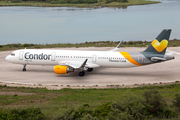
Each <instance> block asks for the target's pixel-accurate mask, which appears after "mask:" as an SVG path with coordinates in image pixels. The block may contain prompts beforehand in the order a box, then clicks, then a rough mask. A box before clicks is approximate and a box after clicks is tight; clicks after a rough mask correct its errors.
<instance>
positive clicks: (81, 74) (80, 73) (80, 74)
mask: <svg viewBox="0 0 180 120" xmlns="http://www.w3.org/2000/svg"><path fill="white" fill-rule="evenodd" d="M87 71H88V72H91V71H93V68H88V69H87ZM84 75H85V72H84V71H81V72H79V76H81V77H82V76H84Z"/></svg>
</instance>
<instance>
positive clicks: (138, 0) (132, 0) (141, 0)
mask: <svg viewBox="0 0 180 120" xmlns="http://www.w3.org/2000/svg"><path fill="white" fill-rule="evenodd" d="M103 1H104V0H103ZM128 1H129V2H127V3H121V2H112V3H106V2H105V1H104V2H99V3H95V4H51V3H47V2H33V1H27V2H21V3H12V2H11V1H0V6H37V7H92V8H93V7H94V8H97V7H99V6H101V7H123V6H124V7H125V6H130V5H145V4H154V3H160V2H159V1H148V0H128Z"/></svg>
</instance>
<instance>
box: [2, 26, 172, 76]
mask: <svg viewBox="0 0 180 120" xmlns="http://www.w3.org/2000/svg"><path fill="white" fill-rule="evenodd" d="M170 34H171V29H164V30H163V31H162V32H161V33H160V34H159V35H158V36H157V37H156V39H154V40H153V41H152V43H151V44H150V45H149V46H148V47H147V48H146V49H145V50H144V51H142V52H118V51H116V50H117V49H119V47H120V45H121V43H122V42H121V43H120V44H119V45H118V46H117V47H116V48H115V49H112V50H109V51H77V50H44V49H20V50H16V51H14V52H12V53H11V54H10V55H8V56H7V57H6V58H5V60H6V61H8V62H11V63H15V64H22V65H23V66H24V67H23V71H26V65H52V66H54V73H56V74H67V73H69V72H74V70H78V71H79V76H84V75H85V71H88V72H91V71H93V68H96V67H108V68H110V67H111V68H126V67H136V66H144V65H149V64H154V63H160V62H164V61H167V60H171V59H174V56H172V54H169V53H166V54H165V52H166V48H167V46H168V41H169V37H170Z"/></svg>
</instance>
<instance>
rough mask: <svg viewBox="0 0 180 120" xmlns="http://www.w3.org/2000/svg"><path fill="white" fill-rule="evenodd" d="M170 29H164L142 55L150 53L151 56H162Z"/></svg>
mask: <svg viewBox="0 0 180 120" xmlns="http://www.w3.org/2000/svg"><path fill="white" fill-rule="evenodd" d="M170 34H171V29H164V30H163V31H162V32H161V33H160V34H159V35H158V36H157V37H156V39H154V40H153V41H152V43H151V44H150V45H149V47H148V48H147V49H146V50H145V51H143V52H142V53H146V52H150V53H151V54H158V55H162V56H164V54H165V52H166V48H167V46H168V42H169V37H170Z"/></svg>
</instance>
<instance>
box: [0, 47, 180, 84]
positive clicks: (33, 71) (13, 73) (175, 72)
mask: <svg viewBox="0 0 180 120" xmlns="http://www.w3.org/2000/svg"><path fill="white" fill-rule="evenodd" d="M55 49H60V48H55ZM61 49H69V50H99V51H103V50H105V51H106V50H109V49H113V48H111V47H98V48H95V47H90V48H61ZM144 49H145V48H135V47H127V48H125V47H122V48H120V49H119V51H127V52H132V51H133V52H136V51H137V52H139V51H143V50H144ZM168 51H170V52H172V51H174V52H176V53H175V54H173V55H174V56H175V59H174V60H170V61H166V62H162V63H157V64H152V65H147V66H142V67H134V68H95V69H94V70H93V71H92V72H86V75H85V76H84V77H80V76H79V72H78V71H77V72H76V71H75V72H72V73H68V74H66V75H57V74H54V71H53V67H54V66H38V65H29V66H27V71H26V72H23V71H22V68H23V66H22V65H20V64H12V63H9V62H7V61H5V57H6V56H7V55H9V54H10V53H11V52H12V51H3V52H0V82H1V83H11V85H12V86H13V85H15V84H14V83H16V85H17V84H28V85H39V86H52V87H60V86H61V87H62V86H64V87H65V86H72V87H73V86H74V87H78V86H83V87H84V86H85V87H88V86H101V87H105V86H107V85H120V86H122V85H134V84H149V83H150V84H153V83H160V82H162V83H168V82H175V81H180V47H169V48H168V49H167V52H168Z"/></svg>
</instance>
